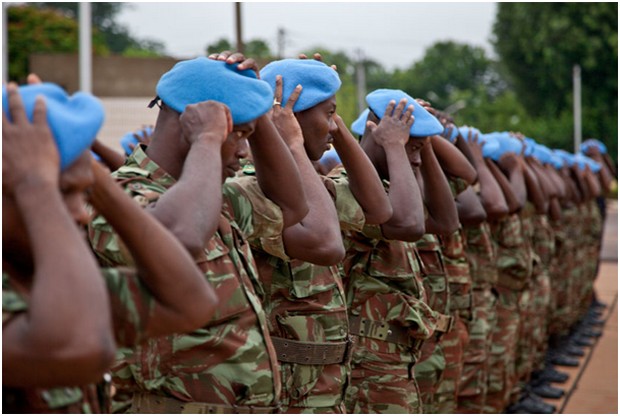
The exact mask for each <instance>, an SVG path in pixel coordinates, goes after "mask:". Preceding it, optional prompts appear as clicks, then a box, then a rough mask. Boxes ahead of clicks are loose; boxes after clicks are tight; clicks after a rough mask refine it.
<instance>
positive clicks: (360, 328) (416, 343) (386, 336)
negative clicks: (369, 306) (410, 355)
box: [349, 315, 424, 349]
mask: <svg viewBox="0 0 620 416" xmlns="http://www.w3.org/2000/svg"><path fill="white" fill-rule="evenodd" d="M349 331H350V332H351V334H352V335H358V336H360V337H366V338H373V339H378V340H381V341H386V342H391V343H394V344H400V345H406V346H408V347H412V348H413V349H419V348H421V347H422V344H423V343H424V340H422V339H417V338H412V337H411V336H410V335H409V328H404V327H402V326H396V325H392V324H390V323H388V322H383V321H373V320H371V319H367V318H360V317H359V316H355V315H349Z"/></svg>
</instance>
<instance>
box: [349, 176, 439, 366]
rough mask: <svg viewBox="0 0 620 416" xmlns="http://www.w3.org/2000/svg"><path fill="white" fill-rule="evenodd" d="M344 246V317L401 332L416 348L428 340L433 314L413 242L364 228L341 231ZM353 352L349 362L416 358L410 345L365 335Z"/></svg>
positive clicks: (401, 361) (434, 318)
mask: <svg viewBox="0 0 620 416" xmlns="http://www.w3.org/2000/svg"><path fill="white" fill-rule="evenodd" d="M384 186H385V187H386V189H387V187H388V186H389V184H387V183H384ZM345 247H346V248H347V254H346V256H345V259H344V261H343V272H344V276H345V282H346V288H347V303H348V306H349V314H350V315H351V316H353V317H359V318H364V319H366V320H368V321H370V322H373V325H376V326H381V325H385V327H389V326H391V327H394V328H398V329H403V328H404V330H405V331H406V332H407V334H408V337H409V339H410V340H411V341H412V342H416V340H417V343H418V344H419V345H421V342H420V341H423V340H425V339H428V338H430V337H431V336H432V335H433V333H434V330H435V326H436V322H437V314H436V312H435V311H433V310H432V309H431V308H430V307H429V306H428V305H427V303H426V300H427V299H426V294H425V292H424V287H423V284H422V280H421V274H420V267H419V262H418V258H417V253H416V247H415V243H411V242H405V241H398V240H387V239H385V238H384V237H383V235H382V233H381V227H380V226H376V225H366V226H365V227H364V229H363V230H362V231H361V232H346V233H345ZM388 332H389V331H388ZM355 351H356V352H355V353H354V357H353V359H354V361H355V360H356V359H359V360H364V361H380V362H390V363H412V362H415V361H416V360H417V359H418V358H419V357H418V354H419V351H415V349H412V347H411V346H410V345H409V346H408V345H403V344H399V343H392V342H377V338H376V337H373V336H370V335H367V336H360V337H359V339H358V342H357V345H356V348H355Z"/></svg>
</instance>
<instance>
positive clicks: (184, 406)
mask: <svg viewBox="0 0 620 416" xmlns="http://www.w3.org/2000/svg"><path fill="white" fill-rule="evenodd" d="M276 410H278V408H277V407H260V406H235V405H229V404H209V403H202V402H183V401H181V400H177V399H173V398H172V397H164V396H158V395H156V394H149V393H136V394H135V395H134V397H133V403H132V406H131V409H130V413H160V414H161V413H192V414H196V413H219V414H230V413H234V414H239V413H250V414H252V413H276Z"/></svg>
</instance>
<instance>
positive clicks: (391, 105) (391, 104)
mask: <svg viewBox="0 0 620 416" xmlns="http://www.w3.org/2000/svg"><path fill="white" fill-rule="evenodd" d="M395 105H396V101H394V100H390V102H389V103H388V105H387V107H385V113H383V117H384V118H385V117H391V116H392V112H393V111H394V106H395Z"/></svg>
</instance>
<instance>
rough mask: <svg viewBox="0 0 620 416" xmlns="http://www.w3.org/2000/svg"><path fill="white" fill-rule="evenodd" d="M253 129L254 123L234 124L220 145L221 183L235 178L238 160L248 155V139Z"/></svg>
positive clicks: (239, 166)
mask: <svg viewBox="0 0 620 416" xmlns="http://www.w3.org/2000/svg"><path fill="white" fill-rule="evenodd" d="M255 127H256V121H251V122H249V123H244V124H236V125H235V126H234V127H233V131H232V132H231V133H230V134H229V135H228V137H227V138H226V141H225V142H224V144H222V150H221V155H222V182H224V181H225V180H226V178H230V177H233V176H235V175H236V173H237V171H238V170H239V169H241V163H240V161H239V159H244V158H247V157H248V155H249V153H250V146H249V144H248V137H250V136H251V135H252V133H253V132H254V128H255Z"/></svg>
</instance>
